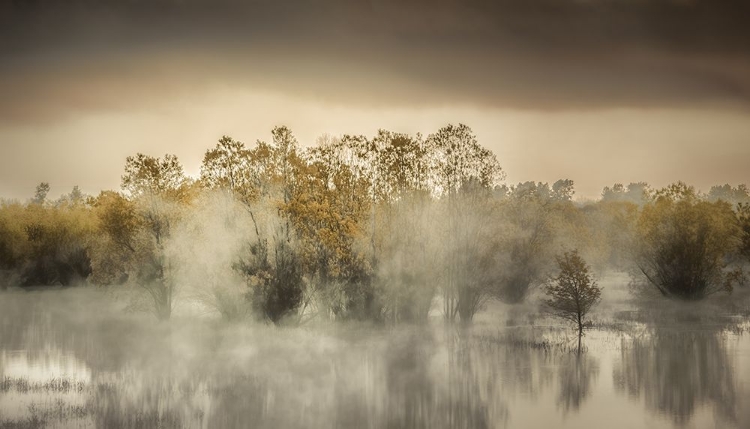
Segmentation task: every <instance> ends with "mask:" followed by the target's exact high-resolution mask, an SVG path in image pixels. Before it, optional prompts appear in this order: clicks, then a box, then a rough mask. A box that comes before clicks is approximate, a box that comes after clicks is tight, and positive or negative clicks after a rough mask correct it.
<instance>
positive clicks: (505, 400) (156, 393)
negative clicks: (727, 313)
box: [0, 291, 750, 428]
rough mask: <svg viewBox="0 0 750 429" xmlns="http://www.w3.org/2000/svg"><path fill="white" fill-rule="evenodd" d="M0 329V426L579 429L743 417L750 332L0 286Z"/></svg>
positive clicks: (739, 420)
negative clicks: (189, 304)
mask: <svg viewBox="0 0 750 429" xmlns="http://www.w3.org/2000/svg"><path fill="white" fill-rule="evenodd" d="M86 308H91V309H92V310H91V311H88V310H85V309H86ZM66 309H67V310H66ZM485 328H487V327H485ZM0 334H2V335H1V336H0V427H3V426H11V427H14V425H15V426H21V427H71V426H73V427H81V428H85V427H100V428H143V427H146V428H148V427H181V428H182V427H184V428H235V427H248V426H252V427H254V428H278V427H284V428H336V427H339V428H350V427H362V428H386V427H387V428H502V427H508V428H515V427H560V428H563V427H576V428H579V427H592V426H594V427H598V426H600V425H597V422H598V423H601V422H602V418H603V417H602V415H603V414H607V413H611V412H618V413H623V414H624V413H628V414H629V416H630V417H632V418H630V419H629V420H628V419H622V421H620V419H618V420H617V421H611V422H607V424H608V426H609V427H634V425H636V426H637V425H638V424H639V422H640V423H641V424H648V425H649V426H650V427H665V428H666V427H672V426H673V425H674V423H678V424H686V423H693V424H694V426H695V425H696V421H698V424H697V426H696V427H702V426H701V424H702V423H705V422H706V421H707V420H705V419H704V420H700V418H704V417H705V414H706V413H705V410H706V408H707V407H710V408H711V409H712V410H714V409H715V410H716V416H717V417H716V418H715V419H714V420H713V422H714V424H713V425H714V426H719V427H728V428H733V427H734V428H741V427H747V424H748V423H749V422H748V418H749V417H750V416H748V415H747V412H746V411H745V408H747V407H741V406H740V402H741V401H742V398H745V399H746V398H747V394H748V392H750V337H748V336H744V337H742V336H738V335H728V334H721V333H718V332H695V331H688V332H684V331H680V332H676V331H670V330H667V329H663V328H661V329H656V330H654V331H653V333H649V334H646V335H642V336H641V337H639V338H637V339H636V340H629V339H626V340H622V341H621V340H620V339H621V338H623V337H624V338H630V335H629V334H620V333H616V334H608V333H606V332H592V333H591V335H590V336H587V337H586V338H585V339H584V342H585V344H586V346H587V347H586V348H585V351H583V352H581V353H576V352H575V347H573V348H571V345H570V344H572V343H571V342H570V341H569V340H570V339H569V338H568V332H567V331H563V330H560V329H557V330H556V329H555V328H548V327H545V328H529V329H525V330H524V329H517V328H512V329H504V330H502V329H499V328H495V327H489V328H487V329H484V330H482V328H481V327H474V328H472V329H467V330H453V329H446V328H445V327H444V326H443V325H442V324H436V325H435V326H431V327H409V326H404V327H399V328H393V329H391V328H385V327H376V328H373V327H370V326H358V325H353V326H348V327H342V326H339V325H336V326H332V327H327V328H320V329H319V328H295V329H278V328H275V327H264V326H254V325H248V324H225V323H219V322H218V321H210V320H197V321H196V320H179V319H176V320H173V321H171V322H169V323H161V324H155V323H153V322H152V321H150V320H147V319H141V318H139V317H136V316H133V315H128V314H125V313H123V312H121V311H120V310H119V309H118V308H117V307H116V304H115V305H113V304H112V301H111V300H110V299H109V298H108V297H101V296H99V297H97V296H95V295H94V296H89V295H87V294H84V293H79V292H77V291H64V292H52V293H45V294H20V295H12V294H5V295H0ZM737 338H742V341H744V343H741V344H740V343H736V340H737ZM743 353H744V354H743ZM743 365H744V367H746V368H745V370H744V372H743V369H742V368H743ZM609 371H612V372H613V374H614V376H613V377H608V376H607V377H601V376H600V375H601V373H603V372H609ZM612 381H614V383H611V382H612ZM743 383H744V384H743ZM628 397H631V398H636V399H637V401H633V400H629V399H628ZM603 410H609V411H603ZM654 415H668V416H669V418H668V419H661V420H660V419H658V418H652V417H650V416H654ZM696 415H697V416H698V417H696ZM608 417H609V415H608V414H607V415H605V416H604V418H608ZM709 417H711V416H709ZM691 419H692V421H691ZM644 422H645V423H644ZM711 422H712V421H711V420H709V421H708V423H707V424H709V425H710V424H711ZM716 422H720V424H717V423H716Z"/></svg>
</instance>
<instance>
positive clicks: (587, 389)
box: [557, 351, 599, 413]
mask: <svg viewBox="0 0 750 429" xmlns="http://www.w3.org/2000/svg"><path fill="white" fill-rule="evenodd" d="M597 377H599V362H598V361H597V360H596V359H595V358H594V357H593V356H590V355H589V354H588V353H586V352H583V351H577V352H576V353H569V354H568V355H566V356H563V358H562V359H561V362H560V367H559V370H558V379H559V386H560V392H559V394H558V396H557V405H558V406H559V407H560V408H562V410H563V413H568V412H570V411H573V412H575V411H578V409H579V408H581V405H582V404H583V403H584V402H585V401H586V399H587V398H588V397H589V396H590V395H591V391H592V385H593V384H594V383H595V382H596V379H597Z"/></svg>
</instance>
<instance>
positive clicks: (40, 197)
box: [31, 182, 49, 205]
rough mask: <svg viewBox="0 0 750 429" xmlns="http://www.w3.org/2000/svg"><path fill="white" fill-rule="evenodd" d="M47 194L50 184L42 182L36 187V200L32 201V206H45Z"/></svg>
mask: <svg viewBox="0 0 750 429" xmlns="http://www.w3.org/2000/svg"><path fill="white" fill-rule="evenodd" d="M47 194H49V183H47V182H42V183H40V184H39V185H37V187H36V191H35V192H34V198H32V199H31V203H32V204H38V205H44V203H45V202H47Z"/></svg>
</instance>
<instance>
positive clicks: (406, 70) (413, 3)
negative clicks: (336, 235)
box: [0, 0, 750, 121]
mask: <svg viewBox="0 0 750 429" xmlns="http://www.w3.org/2000/svg"><path fill="white" fill-rule="evenodd" d="M0 16H2V18H0V54H1V55H2V57H1V58H2V64H1V65H0V77H1V78H2V80H1V81H0V91H1V93H2V98H0V118H4V119H5V120H6V121H26V120H31V121H37V120H40V119H49V118H56V117H59V116H60V115H64V114H67V113H70V112H74V111H77V110H97V109H128V108H139V107H143V106H144V105H146V104H148V103H158V102H159V101H160V100H162V99H165V98H169V97H173V96H179V95H182V94H186V93H192V92H200V91H203V90H207V89H210V88H215V87H222V88H229V89H232V88H238V87H247V88H256V89H264V90H273V91H282V92H284V93H288V94H293V95H299V96H307V97H315V98H317V99H325V100H329V101H332V102H341V103H356V104H366V105H372V104H375V105H388V106H393V105H436V104H449V103H450V104H455V103H459V104H473V105H479V106H490V107H510V108H531V109H557V108H598V107H623V106H627V107H641V106H670V107H673V106H695V105H701V106H706V105H708V106H711V105H721V106H727V105H733V106H743V107H746V106H747V105H748V104H750V25H748V24H747V23H748V22H750V4H749V3H748V2H746V1H740V0H694V1H691V0H659V1H648V0H589V1H584V0H581V1H564V0H499V1H478V0H475V1H463V2H459V1H440V0H438V1H426V0H404V1H396V0H389V1H377V0H370V1H344V0H319V1H312V0H310V1H287V2H283V1H251V2H241V1H228V0H223V1H208V0H184V1H178V0H149V1H145V0H142V1H139V0H131V1H115V0H109V1H101V0H100V1H94V0H91V1H84V0H79V1H41V0H40V1H13V2H7V1H6V2H2V3H0Z"/></svg>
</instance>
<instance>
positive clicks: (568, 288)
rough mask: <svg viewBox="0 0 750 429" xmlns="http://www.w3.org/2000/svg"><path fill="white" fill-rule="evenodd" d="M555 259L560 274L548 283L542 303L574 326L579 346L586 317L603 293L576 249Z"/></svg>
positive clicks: (586, 323) (587, 323) (585, 324)
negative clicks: (544, 299)
mask: <svg viewBox="0 0 750 429" xmlns="http://www.w3.org/2000/svg"><path fill="white" fill-rule="evenodd" d="M555 259H556V261H557V266H558V268H559V269H560V273H559V274H558V275H557V277H554V278H553V279H552V280H551V281H549V282H548V283H547V288H546V289H547V290H546V292H547V296H548V297H549V298H548V299H547V300H546V301H545V304H546V305H547V307H549V308H550V310H551V311H552V313H553V314H554V315H555V316H557V317H560V318H562V319H565V320H568V321H571V322H573V323H575V324H576V325H577V327H578V341H579V347H580V338H581V336H583V330H584V328H586V327H587V326H589V322H587V321H586V315H587V314H588V312H589V310H591V308H592V307H593V306H594V305H596V303H598V302H599V300H600V299H601V293H602V290H601V288H600V287H599V286H598V285H597V283H596V281H595V280H594V279H593V278H592V275H591V272H590V268H589V266H588V265H587V264H586V261H584V260H583V258H581V256H580V255H579V254H578V251H577V250H572V251H570V252H565V253H564V254H563V255H562V256H557V257H556V258H555Z"/></svg>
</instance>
